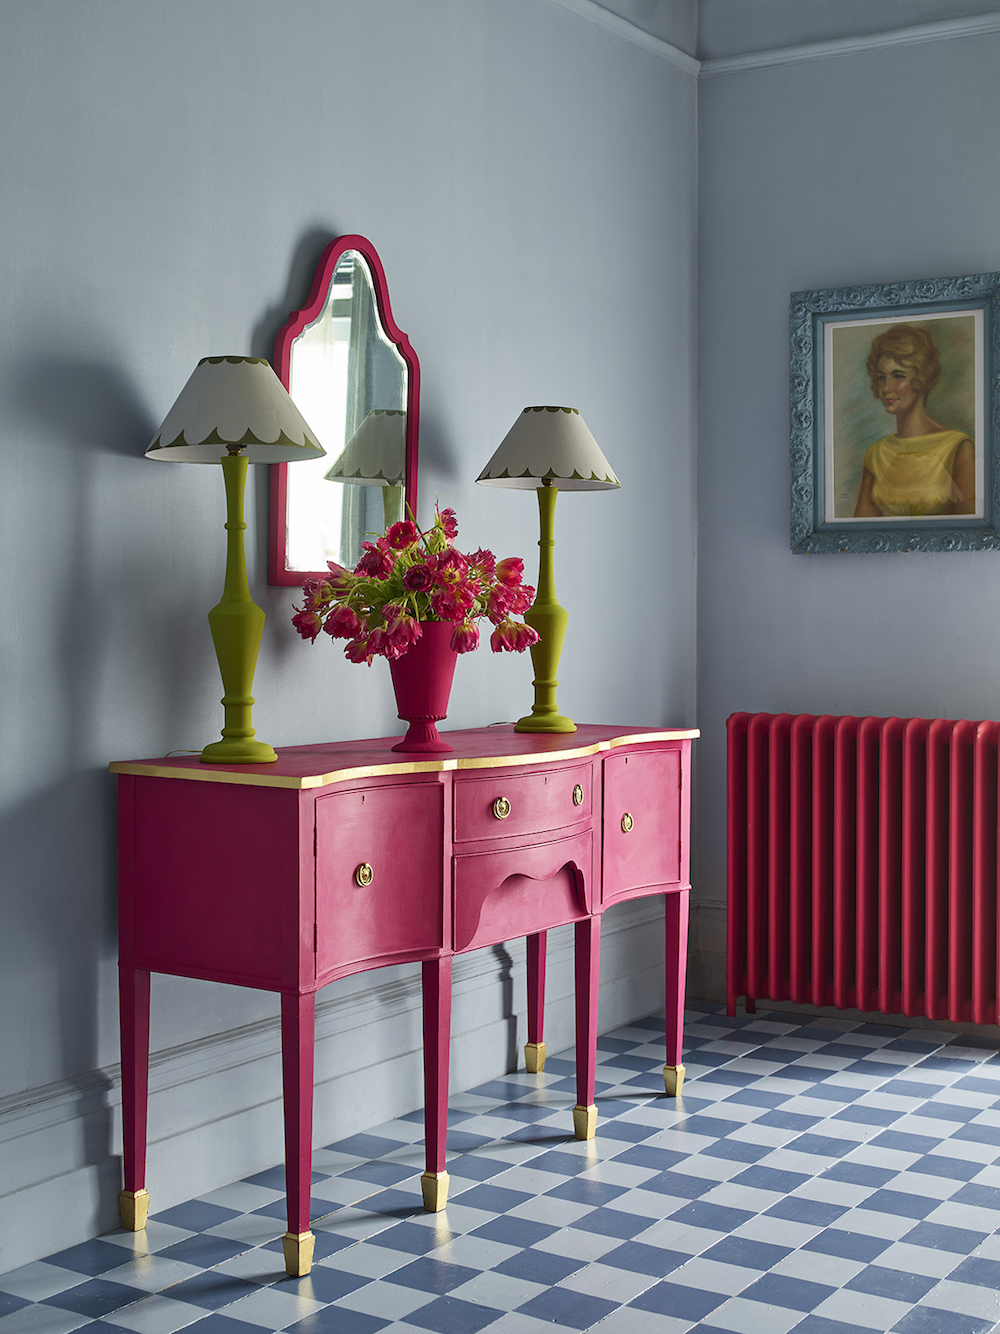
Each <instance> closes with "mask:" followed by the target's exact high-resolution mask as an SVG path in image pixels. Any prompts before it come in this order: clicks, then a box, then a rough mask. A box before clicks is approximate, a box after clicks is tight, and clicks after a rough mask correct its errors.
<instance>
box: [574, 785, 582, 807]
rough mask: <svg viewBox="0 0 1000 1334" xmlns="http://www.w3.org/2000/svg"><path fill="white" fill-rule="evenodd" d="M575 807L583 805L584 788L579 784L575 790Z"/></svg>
mask: <svg viewBox="0 0 1000 1334" xmlns="http://www.w3.org/2000/svg"><path fill="white" fill-rule="evenodd" d="M573 805H574V806H582V805H583V788H582V787H581V786H580V784H579V783H577V785H576V787H575V788H574V789H573Z"/></svg>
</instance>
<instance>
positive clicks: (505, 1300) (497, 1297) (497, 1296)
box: [448, 1271, 546, 1328]
mask: <svg viewBox="0 0 1000 1334" xmlns="http://www.w3.org/2000/svg"><path fill="white" fill-rule="evenodd" d="M545 1290H546V1289H545V1285H544V1284H543V1283H529V1282H527V1281H526V1280H525V1279H523V1278H511V1277H510V1275H509V1274H494V1273H491V1272H490V1271H486V1272H484V1273H482V1274H477V1275H476V1277H475V1278H470V1279H469V1281H468V1283H462V1284H460V1285H459V1286H458V1287H457V1288H452V1289H451V1291H450V1292H449V1294H448V1296H449V1297H457V1298H458V1299H459V1301H463V1302H473V1303H475V1304H476V1305H477V1306H492V1307H494V1308H495V1309H496V1310H498V1311H516V1310H517V1308H518V1307H519V1306H523V1305H524V1303H525V1302H529V1301H531V1299H532V1297H538V1296H540V1295H541V1294H542V1293H543V1292H545ZM491 1328H492V1326H491Z"/></svg>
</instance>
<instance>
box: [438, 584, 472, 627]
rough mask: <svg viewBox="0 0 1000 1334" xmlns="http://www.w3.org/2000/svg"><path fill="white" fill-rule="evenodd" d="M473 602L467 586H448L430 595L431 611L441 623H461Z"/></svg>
mask: <svg viewBox="0 0 1000 1334" xmlns="http://www.w3.org/2000/svg"><path fill="white" fill-rule="evenodd" d="M475 600H476V599H475V595H474V594H473V593H472V591H471V590H470V589H469V587H468V585H466V584H448V585H447V586H446V587H444V588H440V589H438V590H437V591H436V592H434V593H432V594H431V611H432V612H433V613H434V615H435V616H437V617H438V618H439V619H440V620H442V621H461V620H464V619H465V614H466V612H468V611H471V610H472V604H473V603H474V602H475Z"/></svg>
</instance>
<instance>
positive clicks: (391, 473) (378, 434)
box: [326, 408, 406, 486]
mask: <svg viewBox="0 0 1000 1334" xmlns="http://www.w3.org/2000/svg"><path fill="white" fill-rule="evenodd" d="M405 472H406V413H405V412H404V411H403V409H402V408H373V409H372V410H371V412H369V414H368V416H367V417H365V419H364V421H363V422H362V423H361V425H360V426H359V427H358V429H357V430H356V431H355V432H354V434H353V435H352V436H351V438H350V440H348V442H347V444H346V445H345V446H344V452H343V453H342V454H340V455H339V456H338V457H337V459H336V460H335V461H334V464H333V467H332V468H331V469H330V471H329V472H328V473H326V480H327V481H328V482H363V483H366V484H367V485H368V486H402V485H403V477H404V474H405Z"/></svg>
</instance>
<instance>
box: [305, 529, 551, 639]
mask: <svg viewBox="0 0 1000 1334" xmlns="http://www.w3.org/2000/svg"><path fill="white" fill-rule="evenodd" d="M457 535H458V521H457V520H456V518H455V511H454V510H452V509H444V510H439V509H438V508H437V506H435V507H434V522H433V524H432V525H431V527H430V528H428V529H427V531H426V532H423V533H422V532H421V531H420V529H419V528H418V527H417V525H416V524H415V523H414V522H413V520H412V519H401V520H400V521H399V522H398V523H394V524H392V526H391V527H390V528H388V529H387V530H386V533H385V535H384V536H383V537H380V538H378V540H377V541H375V542H362V544H361V546H362V549H363V551H364V554H363V555H362V557H361V559H360V560H359V561H358V563H357V565H356V566H355V567H354V569H353V570H347V569H345V568H344V567H343V566H342V565H338V564H337V563H336V562H335V561H328V562H327V563H328V565H329V567H330V573H329V574H328V575H325V576H324V577H323V578H321V579H307V580H306V581H305V584H304V585H303V592H304V594H305V604H304V606H302V607H301V608H299V607H296V608H295V615H294V616H293V617H292V624H293V625H294V626H295V628H296V630H297V631H298V632H299V634H300V635H301V636H302V638H303V639H308V640H311V641H315V640H316V639H317V637H318V636H319V634H320V632H322V633H323V634H327V635H329V636H330V637H331V638H332V639H346V640H347V641H348V642H347V644H346V645H345V647H344V655H345V656H346V657H347V659H348V660H349V661H350V662H366V663H368V664H369V665H370V664H371V661H372V659H373V658H374V657H376V656H378V657H383V658H389V659H390V660H391V659H395V658H400V657H402V656H403V654H404V653H406V651H407V650H408V649H409V648H410V646H411V644H414V643H416V641H417V640H418V639H419V638H420V636H421V634H422V633H423V631H422V630H421V624H422V623H424V622H427V621H450V622H451V623H452V624H453V625H454V627H455V628H454V630H453V631H452V636H451V647H452V648H453V649H454V650H455V652H456V653H471V652H472V650H473V649H475V648H478V647H479V627H478V626H477V625H476V621H478V620H480V619H481V618H482V617H484V616H486V617H488V618H489V620H490V621H492V623H493V626H494V627H495V628H494V630H493V633H492V634H491V635H490V648H492V650H493V652H494V653H501V652H505V651H506V652H510V653H522V652H523V651H524V650H525V649H526V648H529V647H530V646H531V645H532V644H534V643H537V641H538V633H537V631H535V630H533V629H532V628H531V626H529V625H525V624H524V622H523V621H515V620H513V619H512V618H513V617H514V616H520V615H523V613H524V612H526V611H527V610H528V608H529V607H530V606H531V604H532V602H533V601H534V597H535V590H534V589H533V588H532V587H531V585H530V584H525V583H523V582H522V576H523V573H524V561H523V560H521V558H520V557H519V556H507V557H506V558H505V559H504V560H497V559H496V557H495V556H494V555H493V553H492V551H483V550H479V551H474V552H472V553H471V555H468V556H464V555H463V554H462V553H461V552H460V551H459V550H458V549H457V547H455V546H454V545H453V543H454V540H455V538H456V536H457Z"/></svg>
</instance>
